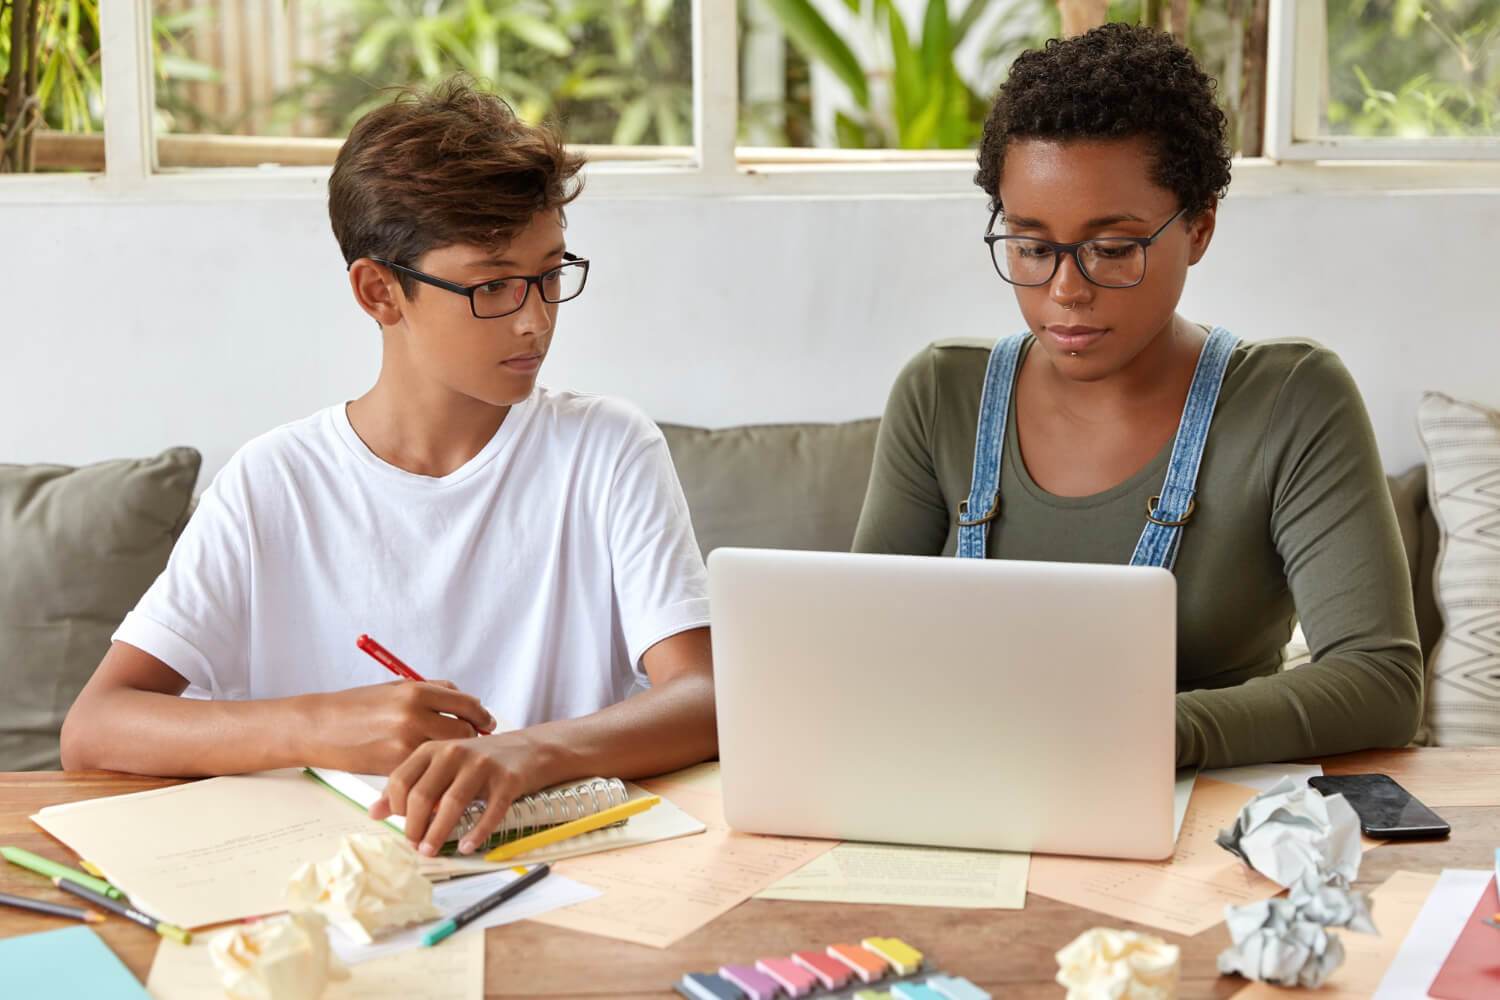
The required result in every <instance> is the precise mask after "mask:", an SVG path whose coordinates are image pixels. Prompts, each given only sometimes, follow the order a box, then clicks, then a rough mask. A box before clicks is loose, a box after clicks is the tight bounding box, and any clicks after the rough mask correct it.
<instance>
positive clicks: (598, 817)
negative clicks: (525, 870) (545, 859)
mask: <svg viewBox="0 0 1500 1000" xmlns="http://www.w3.org/2000/svg"><path fill="white" fill-rule="evenodd" d="M660 801H661V799H659V798H658V797H656V796H655V795H648V796H647V797H646V798H643V799H634V800H632V801H630V802H627V803H625V804H624V805H622V806H610V807H609V808H608V809H604V810H601V811H599V812H596V813H594V815H592V816H585V817H583V819H575V820H569V821H568V822H566V823H560V824H558V825H557V826H554V827H550V828H548V829H546V830H543V831H541V832H540V833H533V834H530V835H528V836H525V837H518V838H516V839H515V840H512V841H511V842H510V843H508V844H501V845H500V846H499V847H497V848H495V849H494V850H493V851H491V852H490V853H488V854H486V855H485V856H484V860H486V861H505V860H506V859H508V858H513V857H515V856H516V855H517V854H525V853H526V852H527V851H534V850H536V849H537V848H538V847H546V846H547V845H548V844H555V843H557V842H558V841H559V840H567V839H568V838H569V837H576V836H577V835H578V834H580V833H588V832H589V831H590V830H597V829H599V828H600V827H602V826H609V825H610V824H611V823H618V822H619V821H620V820H622V819H624V818H625V817H626V816H634V815H635V814H636V813H642V812H645V811H646V810H647V809H650V808H651V807H652V806H654V805H656V804H657V803H658V802H660Z"/></svg>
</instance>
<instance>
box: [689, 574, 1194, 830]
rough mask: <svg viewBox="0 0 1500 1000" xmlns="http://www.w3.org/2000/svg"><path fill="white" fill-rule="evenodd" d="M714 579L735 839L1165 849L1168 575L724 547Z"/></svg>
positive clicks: (1170, 697) (1172, 650)
mask: <svg viewBox="0 0 1500 1000" xmlns="http://www.w3.org/2000/svg"><path fill="white" fill-rule="evenodd" d="M708 578H709V596H710V602H711V605H712V608H713V654H714V682H715V698H716V701H717V706H718V721H719V756H720V759H721V761H722V762H723V763H722V771H723V779H724V813H725V816H726V817H727V819H728V821H729V824H730V825H731V826H732V827H734V828H735V829H738V830H745V831H749V832H753V833H773V834H783V835H793V836H808V837H827V838H841V839H847V840H867V841H883V842H889V843H900V844H928V845H937V846H949V847H978V848H988V849H993V850H1015V851H1038V852H1045V853H1053V854H1084V855H1094V856H1099V857H1112V858H1150V859H1155V858H1163V857H1166V856H1168V855H1170V854H1171V853H1172V850H1173V840H1174V833H1173V819H1172V786H1173V778H1174V763H1175V735H1176V728H1175V722H1174V701H1175V699H1174V692H1175V690H1176V627H1175V626H1176V582H1175V580H1174V579H1173V577H1172V575H1171V574H1170V573H1169V572H1167V571H1166V570H1163V569H1150V568H1141V567H1130V566H1099V565H1090V564H1080V563H1040V562H1017V561H1007V560H998V559H953V558H937V557H929V556H885V555H851V554H847V553H835V552H794V551H785V550H775V549H735V548H721V549H715V550H714V551H713V552H712V553H710V555H709V557H708Z"/></svg>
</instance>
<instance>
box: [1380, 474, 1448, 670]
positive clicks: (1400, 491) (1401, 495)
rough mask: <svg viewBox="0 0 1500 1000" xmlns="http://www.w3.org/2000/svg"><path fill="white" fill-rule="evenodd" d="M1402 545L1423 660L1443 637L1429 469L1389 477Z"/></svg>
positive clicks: (1435, 529) (1436, 534)
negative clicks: (1434, 579) (1434, 571)
mask: <svg viewBox="0 0 1500 1000" xmlns="http://www.w3.org/2000/svg"><path fill="white" fill-rule="evenodd" d="M1387 484H1388V485H1389V486H1390V490H1391V502H1392V503H1393V504H1394V505H1395V507H1396V523H1397V525H1398V526H1399V527H1400V528H1401V544H1402V546H1403V547H1404V548H1405V549H1406V564H1407V566H1408V567H1410V570H1411V591H1412V597H1413V600H1414V602H1415V604H1416V609H1417V635H1418V637H1419V638H1420V639H1421V641H1422V656H1423V658H1424V659H1426V658H1427V657H1430V656H1431V655H1432V648H1433V646H1435V645H1436V644H1437V641H1438V637H1439V636H1440V635H1442V634H1443V617H1442V615H1441V614H1439V613H1438V607H1437V600H1436V597H1435V595H1434V594H1433V592H1432V565H1433V560H1435V559H1436V558H1437V547H1438V527H1437V519H1436V518H1435V517H1433V514H1432V505H1431V504H1430V503H1429V502H1428V500H1427V466H1425V465H1414V466H1412V467H1411V468H1410V469H1407V470H1406V471H1405V472H1403V473H1401V474H1400V475H1399V476H1389V477H1387Z"/></svg>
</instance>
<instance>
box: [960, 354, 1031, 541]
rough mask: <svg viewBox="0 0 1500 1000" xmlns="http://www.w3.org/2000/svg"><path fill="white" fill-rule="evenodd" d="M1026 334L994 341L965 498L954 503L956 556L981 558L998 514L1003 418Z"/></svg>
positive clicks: (1007, 411)
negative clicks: (956, 524) (959, 502)
mask: <svg viewBox="0 0 1500 1000" xmlns="http://www.w3.org/2000/svg"><path fill="white" fill-rule="evenodd" d="M1026 337H1027V335H1026V334H1024V333H1018V334H1015V335H1013V336H1010V337H1006V338H1005V339H1004V340H1001V341H1000V342H999V343H997V344H995V348H994V350H992V351H990V363H989V366H988V367H987V368H986V369H985V373H984V392H983V393H982V394H981V395H980V397H979V429H978V431H976V433H975V436H974V478H973V480H972V481H971V482H970V484H969V499H967V500H965V501H964V502H963V503H961V504H959V505H958V557H959V558H960V559H983V558H984V548H985V541H986V539H987V537H988V535H989V528H990V522H991V521H993V520H994V519H995V518H996V517H997V516H999V514H1000V457H1001V455H1003V454H1004V452H1005V418H1006V415H1007V414H1008V413H1009V412H1010V393H1011V389H1012V388H1013V387H1014V386H1015V384H1016V365H1017V363H1018V362H1019V361H1020V359H1021V347H1022V346H1023V345H1024V344H1025V343H1026Z"/></svg>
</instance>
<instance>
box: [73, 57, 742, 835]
mask: <svg viewBox="0 0 1500 1000" xmlns="http://www.w3.org/2000/svg"><path fill="white" fill-rule="evenodd" d="M581 166H582V159H581V158H580V157H577V156H575V155H572V154H570V153H568V152H567V151H566V150H565V149H564V148H563V146H562V144H561V140H560V139H559V138H558V137H557V136H556V135H554V134H553V133H551V132H549V131H547V130H545V129H542V128H536V127H532V126H529V125H527V124H525V123H523V122H521V121H519V120H518V119H517V118H516V117H515V115H514V113H513V112H512V111H511V109H510V108H509V107H508V106H507V105H506V104H505V103H504V102H503V101H501V100H500V99H499V98H496V97H494V96H492V95H489V94H484V93H480V92H478V91H476V90H474V89H472V88H471V87H470V86H469V85H468V84H467V83H465V82H464V81H462V80H454V81H449V82H448V83H447V84H444V85H442V86H440V87H439V88H438V89H437V90H436V91H434V92H432V93H430V94H426V95H421V96H415V95H405V96H403V97H401V98H398V99H397V100H396V101H395V102H394V103H392V104H389V105H387V106H385V107H382V108H378V109H376V110H374V111H372V112H370V113H369V114H367V115H365V117H364V118H362V119H361V120H360V121H359V122H358V124H356V125H355V127H354V130H353V131H352V132H351V133H350V135H349V139H348V141H347V142H346V143H345V144H344V147H343V149H342V150H341V151H340V153H339V156H338V160H337V163H336V164H335V166H334V170H333V174H332V176H331V177H330V179H329V215H330V217H331V219H332V223H333V230H334V234H335V235H336V236H337V238H338V241H339V246H340V248H341V249H342V251H343V253H344V258H345V260H346V261H347V262H348V265H349V283H350V286H351V288H352V289H353V291H354V297H355V300H356V301H357V302H358V303H359V305H360V308H362V309H363V310H364V311H365V312H366V313H368V314H369V315H370V316H371V317H372V318H374V319H375V321H376V322H377V323H379V325H380V330H381V338H382V360H381V369H380V375H379V378H378V379H377V380H376V382H375V385H374V386H373V387H372V388H371V389H370V390H369V391H368V392H367V393H365V394H364V395H363V396H361V397H359V398H358V399H356V400H354V401H352V402H350V403H348V404H342V403H341V404H338V405H335V406H333V407H330V408H329V409H326V410H324V411H322V412H320V413H317V414H314V415H313V416H311V417H308V418H306V419H304V420H301V421H298V422H296V423H292V424H288V425H286V426H284V427H281V428H278V429H276V430H274V431H271V432H270V433H268V434H265V435H263V436H262V437H260V438H257V439H256V440H254V441H251V442H250V443H249V444H248V445H246V446H245V447H244V448H242V449H241V450H240V451H239V453H238V454H236V455H235V456H234V457H233V458H232V459H231V460H230V462H229V463H228V464H227V465H226V466H225V467H224V469H223V470H222V471H221V472H220V473H219V474H218V475H217V476H216V477H215V479H214V481H213V483H212V484H211V485H210V486H209V488H208V490H207V491H206V492H205V493H204V495H203V498H202V501H201V503H200V505H199V507H198V509H197V511H196V512H195V513H194V515H193V517H192V519H191V521H190V522H189V523H188V526H187V528H186V530H185V531H184V533H183V536H182V538H181V539H180V540H179V542H178V543H177V546H176V547H175V549H174V550H173V553H172V558H171V561H170V562H169V563H168V566H167V569H166V571H165V572H164V573H162V575H161V577H160V578H158V579H157V581H156V582H155V584H153V585H152V587H151V589H150V590H149V591H148V592H147V593H146V595H145V596H144V597H143V598H142V599H141V602H140V604H139V605H138V606H137V607H136V609H135V610H134V611H132V612H131V613H130V615H129V616H128V617H127V618H126V619H125V621H124V623H123V624H122V625H121V626H120V628H119V630H118V631H117V632H116V633H115V635H114V642H113V644H112V646H111V648H110V650H109V652H108V653H107V654H106V655H105V657H104V660H103V662H102V663H101V664H100V665H99V668H98V670H97V671H96V672H95V674H94V676H93V678H92V679H91V680H90V681H89V683H88V685H87V686H86V687H85V688H84V690H83V692H82V693H81V694H80V695H79V697H78V700H77V701H76V702H75V703H74V705H73V708H72V710H71V711H70V712H69V714H68V718H67V721H66V722H65V724H64V726H63V731H62V756H63V762H64V766H65V767H68V768H70V769H77V768H107V769H112V770H118V771H131V772H136V773H141V774H161V775H184V776H190V775H216V774H231V773H237V772H244V771H255V770H261V769H265V768H274V767H285V766H293V765H308V764H310V765H321V766H327V767H333V768H341V769H345V770H351V771H361V772H373V773H383V774H389V775H390V782H389V784H388V786H387V791H386V795H385V797H384V798H383V799H382V800H381V801H379V802H377V803H376V804H375V806H374V808H373V810H372V815H375V816H376V818H384V817H385V816H386V815H390V814H397V815H404V816H406V830H407V834H408V837H409V838H410V839H411V840H412V841H413V843H416V844H418V846H419V849H420V850H421V851H422V852H423V853H425V854H429V855H430V854H433V853H435V852H436V851H437V849H438V848H439V847H440V846H442V843H443V839H444V837H445V835H446V833H447V831H449V830H451V829H452V827H453V825H454V823H455V821H456V820H457V819H458V818H459V816H460V815H461V813H462V811H463V810H464V808H465V807H467V806H468V805H469V804H470V803H471V801H473V800H475V799H483V800H484V801H485V802H486V803H487V808H486V809H485V811H484V813H483V816H482V818H481V820H480V822H479V823H478V825H477V826H475V827H474V829H473V830H472V831H470V832H469V833H468V834H467V835H466V836H465V838H464V839H463V840H462V842H461V843H460V850H461V851H463V852H465V853H467V852H470V851H472V850H474V849H475V848H476V847H477V846H478V845H479V844H480V843H482V842H483V840H484V838H485V837H486V836H487V835H488V834H489V833H490V832H492V831H493V830H494V829H495V828H496V827H497V826H498V825H499V823H500V821H501V819H502V818H503V816H504V813H505V809H506V807H507V806H508V805H509V804H510V802H511V801H512V800H513V799H514V798H515V797H516V796H517V795H520V794H522V793H525V792H529V791H533V790H535V789H537V788H541V787H544V786H547V785H550V784H555V783H557V782H560V781H564V780H567V779H570V778H575V777H582V776H586V775H592V774H609V775H618V776H621V777H632V776H638V775H647V774H655V773H660V772H662V771H667V770H671V769H673V768H677V767H682V766H685V765H688V764H691V763H694V762H697V761H700V760H703V759H705V758H708V757H711V756H713V754H714V753H715V750H716V745H717V738H716V733H715V728H714V703H713V681H712V667H711V661H710V653H709V639H708V628H707V626H708V600H707V591H706V585H705V574H704V569H703V562H702V559H701V557H700V555H699V553H698V548H697V544H696V543H695V541H694V538H693V533H692V528H691V525H690V523H689V519H688V511H687V505H686V502H685V501H684V499H683V495H682V489H681V487H680V485H679V483H678V481H677V477H676V474H675V472H674V470H673V467H672V463H671V459H670V457H669V455H668V453H667V448H666V444H665V441H664V440H663V438H662V436H661V433H660V432H659V431H658V430H657V428H656V426H655V425H654V424H653V423H651V421H649V420H648V419H647V418H646V417H645V416H643V415H642V414H641V413H640V412H639V411H637V410H636V409H634V408H632V407H630V406H628V405H626V404H624V403H621V402H618V401H615V400H611V399H606V398H603V397H599V396H589V395H583V394H579V393H570V392H560V391H555V390H551V389H548V388H546V387H544V386H539V385H537V372H538V369H539V368H540V367H541V364H542V361H543V360H544V359H545V358H546V356H547V349H548V347H549V346H550V344H551V341H552V334H553V329H554V326H555V324H556V320H557V310H558V303H559V302H562V301H566V300H567V299H569V298H571V297H573V296H575V295H577V294H578V293H580V292H581V291H582V290H583V286H584V279H585V278H586V276H587V271H588V263H589V262H588V261H587V260H585V259H582V258H579V257H576V256H574V255H573V254H571V253H569V252H567V250H566V243H565V240H564V238H563V222H564V219H563V207H564V206H565V205H566V204H567V203H568V202H570V201H571V200H572V199H573V198H574V197H576V196H577V194H578V182H577V179H576V174H577V173H578V171H579V169H580V167H581ZM363 633H369V634H371V635H372V636H373V637H374V638H376V639H377V640H379V641H380V642H381V643H382V644H384V645H385V646H387V647H388V648H389V649H390V650H391V651H392V652H394V653H395V654H396V655H397V656H399V657H401V658H402V659H403V660H405V661H406V662H407V663H409V664H410V665H411V666H412V667H413V668H414V669H415V670H416V671H418V672H419V673H421V674H422V675H423V676H426V677H445V678H449V680H445V681H430V682H426V683H423V682H415V681H403V680H390V679H388V678H389V675H388V674H387V673H386V671H385V670H384V669H383V668H382V667H381V666H380V665H379V664H378V663H377V662H376V661H375V660H373V659H371V658H370V657H369V656H367V655H366V654H365V653H364V652H362V651H361V650H360V649H358V648H356V646H355V640H356V639H357V638H358V637H359V636H360V635H361V634H363ZM382 678H387V679H386V680H385V681H384V682H382ZM637 682H638V683H640V684H642V685H643V686H645V687H646V690H645V691H643V692H642V693H640V694H638V695H637V696H635V697H632V698H629V699H628V700H625V695H626V694H627V693H628V691H629V689H630V688H631V687H632V684H633V683H637ZM190 684H191V685H193V686H194V688H195V689H198V690H199V691H201V692H203V693H206V694H207V695H208V698H207V699H201V698H182V697H179V695H180V694H181V693H182V692H183V691H184V690H185V689H186V688H187V687H188V685H190ZM485 706H490V707H492V708H493V709H494V710H495V711H496V712H497V713H499V714H500V715H501V717H502V718H503V719H504V720H506V721H509V722H511V723H513V724H515V725H518V726H522V727H523V728H521V729H520V730H517V731H512V732H505V733H497V734H495V735H492V736H483V735H476V734H478V733H480V732H481V731H486V730H491V729H493V728H494V727H495V725H496V720H495V719H494V718H492V717H491V716H490V714H489V712H488V711H487V710H486V708H485Z"/></svg>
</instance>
